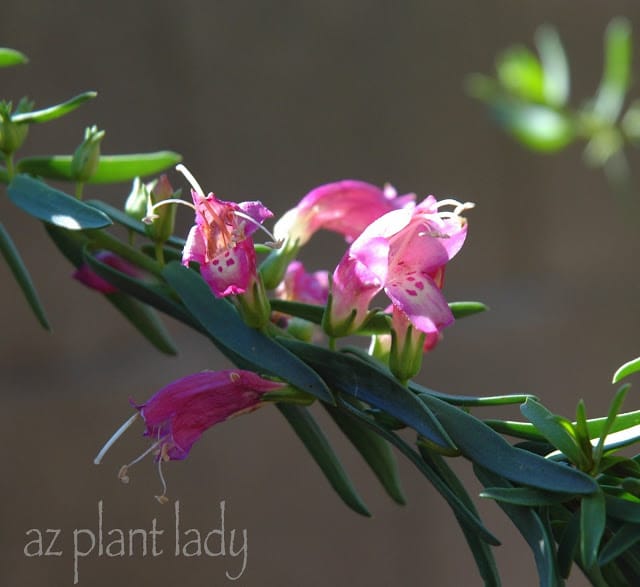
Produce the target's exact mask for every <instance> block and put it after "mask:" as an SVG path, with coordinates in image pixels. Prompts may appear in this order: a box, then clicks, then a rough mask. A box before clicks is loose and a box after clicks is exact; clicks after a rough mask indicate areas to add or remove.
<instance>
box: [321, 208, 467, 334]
mask: <svg viewBox="0 0 640 587" xmlns="http://www.w3.org/2000/svg"><path fill="white" fill-rule="evenodd" d="M445 205H453V206H454V207H455V208H454V210H453V211H452V212H441V211H439V208H441V207H443V206H445ZM472 206H473V204H470V203H465V204H460V203H459V202H457V201H455V200H443V201H441V202H438V201H437V200H436V199H435V198H434V197H433V196H429V197H428V198H426V199H425V200H424V201H423V202H422V203H421V204H419V205H418V206H416V207H415V208H414V209H401V210H394V211H392V212H388V213H387V214H385V215H384V216H382V217H380V218H378V219H377V220H376V221H374V222H373V223H372V224H370V225H369V226H368V227H367V228H366V229H365V230H364V231H363V232H362V234H361V235H360V236H359V237H358V238H357V239H356V240H355V241H354V242H353V243H352V244H351V246H350V247H349V249H348V251H347V252H346V254H345V255H344V257H343V258H342V260H341V261H340V263H339V264H338V266H337V267H336V270H335V271H334V273H333V280H332V291H331V293H332V300H331V308H330V312H329V315H328V319H327V320H326V321H325V322H326V326H327V331H328V333H329V334H330V335H332V336H344V335H346V334H349V333H350V332H353V331H355V330H357V328H359V327H360V326H361V325H362V323H363V322H364V321H365V319H366V315H367V312H368V308H369V303H370V302H371V300H372V299H373V298H374V297H375V296H376V294H378V293H379V292H380V291H382V290H384V292H385V293H386V294H387V296H388V297H389V299H390V300H391V303H392V305H393V308H394V310H397V311H398V312H400V313H401V314H402V315H404V316H406V318H407V319H408V320H409V321H410V322H411V323H412V324H413V326H414V327H415V328H416V329H418V330H419V331H421V332H424V333H426V334H434V333H437V332H439V331H440V330H441V329H442V328H444V327H445V326H447V325H448V324H450V323H451V322H452V321H453V315H452V314H451V310H450V309H449V306H448V304H447V301H446V300H445V298H444V296H443V295H442V292H441V291H440V290H441V288H442V285H443V282H444V269H445V266H446V264H447V262H448V261H449V260H450V259H451V258H452V257H453V256H454V255H455V254H456V253H457V252H458V251H459V250H460V248H461V247H462V245H463V243H464V240H465V237H466V234H467V223H466V220H465V219H464V218H462V217H461V216H460V213H461V212H462V211H464V210H465V209H467V208H470V207H472Z"/></svg>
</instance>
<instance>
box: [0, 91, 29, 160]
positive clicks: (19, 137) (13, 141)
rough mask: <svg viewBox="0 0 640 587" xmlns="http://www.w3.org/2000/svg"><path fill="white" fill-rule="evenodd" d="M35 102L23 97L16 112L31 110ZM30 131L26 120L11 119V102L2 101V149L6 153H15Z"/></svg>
mask: <svg viewBox="0 0 640 587" xmlns="http://www.w3.org/2000/svg"><path fill="white" fill-rule="evenodd" d="M32 109H33V102H31V101H29V100H27V99H26V98H22V99H21V100H20V102H18V106H17V107H16V110H15V114H22V113H25V112H30V111H31V110H32ZM28 132H29V125H28V124H27V123H26V122H13V121H12V120H11V102H0V151H2V152H3V153H4V154H5V155H11V154H12V153H15V152H16V151H17V150H18V149H19V148H20V147H21V146H22V143H24V140H25V139H26V138H27V133H28Z"/></svg>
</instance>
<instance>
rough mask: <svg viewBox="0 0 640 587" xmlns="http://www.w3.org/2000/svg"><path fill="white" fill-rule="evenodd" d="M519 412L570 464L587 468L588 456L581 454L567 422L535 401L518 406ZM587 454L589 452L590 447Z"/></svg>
mask: <svg viewBox="0 0 640 587" xmlns="http://www.w3.org/2000/svg"><path fill="white" fill-rule="evenodd" d="M520 411H521V412H522V414H523V416H525V417H526V418H527V419H528V420H529V421H530V422H531V423H532V424H533V425H534V426H535V427H536V428H537V429H538V430H539V431H540V432H541V433H542V434H543V435H544V436H545V438H546V439H547V440H548V441H549V442H550V443H551V444H553V446H555V447H556V448H557V449H558V450H560V451H561V452H562V453H564V454H565V455H566V456H567V457H568V459H569V460H570V461H571V462H572V463H574V464H576V465H577V466H578V467H580V468H581V469H587V468H588V465H589V462H590V455H585V454H583V452H582V450H581V448H580V444H579V443H578V439H577V437H576V434H575V431H574V430H573V425H572V424H571V422H569V420H566V419H565V418H562V417H561V416H558V415H556V414H553V413H552V412H550V411H549V410H547V408H545V407H544V406H543V405H542V404H541V403H539V402H537V401H535V400H527V401H526V402H525V403H524V404H522V405H521V406H520ZM589 452H591V447H590V446H589Z"/></svg>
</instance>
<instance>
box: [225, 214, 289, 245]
mask: <svg viewBox="0 0 640 587" xmlns="http://www.w3.org/2000/svg"><path fill="white" fill-rule="evenodd" d="M233 214H234V216H238V217H239V218H243V219H244V220H248V221H249V222H251V224H254V225H255V226H257V227H258V228H259V229H260V230H262V231H263V232H265V233H266V234H267V236H269V237H270V238H271V239H272V242H269V243H266V244H267V245H268V246H274V247H275V248H277V249H279V248H280V247H281V246H282V242H283V239H280V240H278V239H276V237H275V236H274V235H273V233H272V232H271V231H270V230H269V229H268V228H266V227H265V226H262V224H260V223H259V222H258V221H257V220H255V219H254V218H251V216H249V215H248V214H245V213H244V212H240V210H234V211H233Z"/></svg>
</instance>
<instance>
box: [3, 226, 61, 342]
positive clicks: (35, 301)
mask: <svg viewBox="0 0 640 587" xmlns="http://www.w3.org/2000/svg"><path fill="white" fill-rule="evenodd" d="M0 252H2V256H3V257H4V259H5V261H6V262H7V265H8V266H9V269H11V273H13V276H14V278H15V280H16V282H17V283H18V285H19V286H20V289H21V290H22V294H23V295H24V298H25V299H26V300H27V303H28V304H29V306H30V307H31V310H32V311H33V313H34V315H35V317H36V318H37V320H38V322H40V325H41V326H42V328H44V329H45V330H51V326H50V325H49V321H48V320H47V316H46V315H45V312H44V308H43V307H42V303H41V302H40V298H39V297H38V292H37V291H36V288H35V286H34V285H33V281H32V280H31V275H29V270H28V269H27V268H26V266H25V264H24V263H23V262H22V258H21V257H20V253H19V251H18V249H17V248H16V246H15V245H14V243H13V240H12V239H11V236H9V233H8V232H7V231H6V230H5V228H4V226H3V224H2V223H0Z"/></svg>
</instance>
